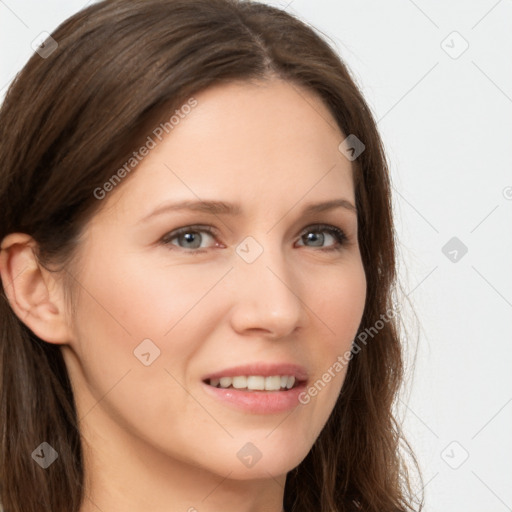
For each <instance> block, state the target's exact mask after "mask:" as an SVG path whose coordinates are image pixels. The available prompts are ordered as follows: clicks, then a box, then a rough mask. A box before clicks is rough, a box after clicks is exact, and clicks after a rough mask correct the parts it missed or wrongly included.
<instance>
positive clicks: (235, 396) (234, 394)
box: [201, 363, 308, 414]
mask: <svg viewBox="0 0 512 512" xmlns="http://www.w3.org/2000/svg"><path fill="white" fill-rule="evenodd" d="M237 375H261V376H263V377H271V376H273V375H281V376H282V375H289V376H290V375H291V376H293V377H295V380H296V383H295V386H294V387H293V388H291V389H287V390H282V391H248V390H242V389H235V388H227V389H225V388H216V387H213V386H210V385H209V384H207V383H206V381H207V380H208V379H220V378H221V377H236V376H237ZM307 379H308V373H307V370H306V369H305V368H304V367H303V366H300V365H297V364H292V363H283V364H268V363H252V364H247V365H243V366H233V367H231V368H226V369H224V370H220V371H217V372H214V373H210V374H208V375H205V377H204V378H203V381H202V383H201V384H202V386H203V389H204V391H205V393H207V394H208V395H209V396H211V397H213V398H215V399H217V400H219V401H221V402H222V403H224V404H226V405H227V406H228V407H232V408H234V409H238V410H242V411H245V412H250V413H254V414H277V413H280V412H284V411H287V410H289V409H292V408H294V407H296V406H297V405H299V396H300V394H301V393H302V392H303V391H304V390H305V389H306V381H307Z"/></svg>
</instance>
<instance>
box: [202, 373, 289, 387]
mask: <svg viewBox="0 0 512 512" xmlns="http://www.w3.org/2000/svg"><path fill="white" fill-rule="evenodd" d="M207 384H209V385H210V386H213V387H215V388H223V389H230V388H231V389H246V390H249V391H281V390H285V389H291V388H292V387H293V386H294V385H295V377H294V376H293V375H273V376H270V377H264V376H262V375H237V376H234V377H220V378H218V379H207Z"/></svg>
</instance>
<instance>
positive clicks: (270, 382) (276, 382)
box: [265, 375, 281, 391]
mask: <svg viewBox="0 0 512 512" xmlns="http://www.w3.org/2000/svg"><path fill="white" fill-rule="evenodd" d="M280 388H281V377H279V375H273V376H272V377H266V378H265V389H266V390H267V391H279V389H280Z"/></svg>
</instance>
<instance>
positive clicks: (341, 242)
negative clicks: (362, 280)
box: [159, 222, 351, 255]
mask: <svg viewBox="0 0 512 512" xmlns="http://www.w3.org/2000/svg"><path fill="white" fill-rule="evenodd" d="M322 231H327V232H330V234H331V236H333V237H334V238H335V239H336V243H335V244H334V245H333V246H327V247H318V248H317V249H316V250H318V251H322V252H334V251H340V250H342V249H344V248H345V246H346V245H348V244H349V243H350V242H351V237H349V236H347V234H346V232H345V230H344V229H342V228H340V227H338V226H335V225H333V224H326V223H322V222H317V223H312V224H308V225H307V226H305V227H304V228H303V229H302V230H301V232H300V233H299V235H298V236H299V240H301V239H302V237H303V236H304V234H306V233H308V232H322ZM188 232H206V233H208V234H209V235H210V236H212V237H213V238H217V237H218V236H219V230H218V229H217V228H215V227H213V226H209V225H202V224H190V225H187V226H182V227H179V228H176V229H174V230H172V231H169V232H168V233H166V234H165V235H164V236H163V237H162V238H161V239H160V242H159V243H161V244H163V245H165V246H172V248H173V249H177V250H178V251H181V252H184V253H187V254H190V255H193V254H201V253H204V252H207V251H208V250H209V249H213V248H215V247H217V248H218V247H219V243H218V242H216V244H215V245H214V246H212V247H202V248H196V249H185V248H183V247H179V246H177V245H175V244H172V243H171V240H173V239H175V238H177V237H179V236H180V235H181V234H183V233H188ZM220 245H223V244H220ZM301 247H308V246H306V245H305V244H302V245H301Z"/></svg>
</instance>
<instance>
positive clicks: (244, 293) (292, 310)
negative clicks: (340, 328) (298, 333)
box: [231, 247, 305, 339]
mask: <svg viewBox="0 0 512 512" xmlns="http://www.w3.org/2000/svg"><path fill="white" fill-rule="evenodd" d="M236 258H237V260H236V263H235V269H234V272H233V275H232V279H233V280H232V283H233V284H234V289H233V296H232V302H233V308H232V314H231V325H232V327H233V329H234V330H235V331H236V332H238V333H240V334H247V332H252V333H254V334H262V335H265V336H267V337H270V338H273V339H279V338H284V337H286V336H289V335H290V334H292V333H293V332H294V331H295V330H296V329H298V328H299V327H304V323H303V322H304V321H305V312H304V307H305V305H304V302H303V300H302V298H301V296H300V293H301V282H300V279H299V278H298V275H297V272H294V270H293V268H292V266H291V265H290V262H289V261H287V259H286V254H284V253H283V251H282V250H281V249H280V248H272V249H271V248H270V247H264V248H263V252H262V253H261V254H260V256H259V257H258V258H257V259H256V260H255V261H253V262H252V263H248V262H247V261H246V260H244V259H243V258H240V257H239V256H236Z"/></svg>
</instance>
